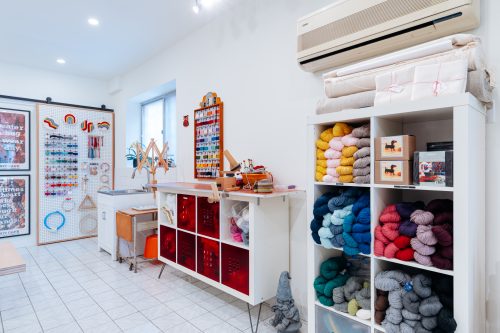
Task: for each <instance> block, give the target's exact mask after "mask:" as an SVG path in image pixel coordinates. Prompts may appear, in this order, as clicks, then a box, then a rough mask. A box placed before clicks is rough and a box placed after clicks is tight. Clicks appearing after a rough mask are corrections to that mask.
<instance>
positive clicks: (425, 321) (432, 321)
mask: <svg viewBox="0 0 500 333" xmlns="http://www.w3.org/2000/svg"><path fill="white" fill-rule="evenodd" d="M420 322H421V323H422V326H423V327H424V328H425V329H427V330H429V331H432V330H433V329H435V328H436V327H437V326H438V319H437V316H434V317H422V320H421V321H420Z"/></svg>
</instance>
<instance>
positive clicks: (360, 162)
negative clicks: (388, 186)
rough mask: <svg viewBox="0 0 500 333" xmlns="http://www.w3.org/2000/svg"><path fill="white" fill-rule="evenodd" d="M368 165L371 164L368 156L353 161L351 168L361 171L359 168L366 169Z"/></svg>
mask: <svg viewBox="0 0 500 333" xmlns="http://www.w3.org/2000/svg"><path fill="white" fill-rule="evenodd" d="M370 163H371V158H370V156H366V157H363V158H360V159H357V160H355V161H354V165H353V166H354V168H356V169H361V168H366V167H367V166H370Z"/></svg>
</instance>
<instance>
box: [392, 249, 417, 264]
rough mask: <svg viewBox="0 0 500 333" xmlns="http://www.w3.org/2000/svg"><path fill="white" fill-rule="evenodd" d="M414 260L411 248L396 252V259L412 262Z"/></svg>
mask: <svg viewBox="0 0 500 333" xmlns="http://www.w3.org/2000/svg"><path fill="white" fill-rule="evenodd" d="M414 258H415V250H414V249H412V248H411V247H408V248H406V249H402V250H399V251H398V252H396V259H399V260H402V261H412V260H413V259H414Z"/></svg>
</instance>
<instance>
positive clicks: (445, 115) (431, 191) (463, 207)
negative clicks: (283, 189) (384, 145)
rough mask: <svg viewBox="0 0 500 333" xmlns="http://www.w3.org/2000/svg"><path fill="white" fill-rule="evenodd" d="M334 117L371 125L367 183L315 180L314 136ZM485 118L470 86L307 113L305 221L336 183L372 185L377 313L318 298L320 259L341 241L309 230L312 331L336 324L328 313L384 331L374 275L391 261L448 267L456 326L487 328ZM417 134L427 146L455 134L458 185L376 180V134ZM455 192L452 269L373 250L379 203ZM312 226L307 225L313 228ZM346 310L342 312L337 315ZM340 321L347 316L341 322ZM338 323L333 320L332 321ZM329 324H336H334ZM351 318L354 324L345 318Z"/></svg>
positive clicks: (463, 332) (416, 267)
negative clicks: (330, 241)
mask: <svg viewBox="0 0 500 333" xmlns="http://www.w3.org/2000/svg"><path fill="white" fill-rule="evenodd" d="M337 122H345V123H348V124H352V125H361V124H364V123H370V125H371V165H372V173H371V182H370V184H365V185H356V184H327V183H322V182H316V181H314V175H315V168H316V146H315V142H316V140H317V139H318V137H319V134H320V133H321V132H322V131H323V130H325V129H327V128H328V127H331V126H333V124H335V123H337ZM485 125H486V109H485V107H484V106H483V105H482V104H481V103H480V102H479V101H478V100H477V99H476V98H475V97H474V96H472V95H471V94H469V93H465V94H460V95H454V96H441V97H435V98H430V99H426V100H421V101H414V102H407V103H394V104H390V105H384V106H378V107H377V106H376V107H370V108H364V109H357V110H344V111H341V112H337V113H331V114H324V115H315V116H310V117H309V118H308V145H309V149H308V161H309V168H308V170H309V172H308V178H309V179H310V181H309V182H308V191H307V201H308V202H307V205H308V221H307V223H308V226H309V223H310V221H311V220H312V219H313V209H312V207H313V205H314V202H315V201H316V199H317V198H318V197H319V196H320V195H322V194H323V193H326V192H328V191H330V190H333V188H334V187H336V186H359V187H361V188H368V189H369V191H370V199H371V201H370V209H371V230H372V242H371V253H372V254H371V255H369V256H367V257H369V258H370V261H371V289H372V316H371V317H372V319H371V320H370V321H363V320H360V319H359V318H353V317H351V316H349V315H348V314H341V315H340V314H338V313H337V311H335V310H334V309H332V308H329V307H325V306H323V305H321V304H320V303H319V302H318V301H317V298H316V294H315V291H314V288H313V282H314V279H315V278H316V277H317V276H318V275H319V266H320V265H321V263H322V262H323V261H324V260H326V259H328V258H330V257H334V256H339V255H342V250H341V249H331V250H327V249H325V248H323V247H322V246H319V245H317V244H316V243H315V242H314V241H313V239H312V237H311V236H310V232H309V233H308V267H307V269H308V286H307V288H308V327H309V332H310V333H314V332H318V333H323V332H326V331H327V330H328V331H332V329H331V328H332V327H326V326H325V325H326V324H325V322H326V321H325V320H324V319H325V318H326V317H329V318H328V320H330V321H331V322H332V323H334V322H336V321H339V322H338V324H339V325H341V326H342V325H344V327H345V320H344V319H345V318H346V317H348V318H349V319H348V320H350V321H351V323H352V329H350V330H349V332H367V333H368V332H372V333H374V332H383V331H384V329H383V328H382V326H381V325H377V324H376V323H375V319H374V301H375V295H376V290H375V287H374V279H375V275H376V274H377V273H379V272H380V271H383V270H387V269H400V270H408V271H409V272H410V273H415V272H417V271H422V272H428V273H429V274H431V275H432V274H440V275H445V276H448V277H450V278H452V279H453V297H454V299H453V303H454V317H455V320H456V321H457V324H458V327H457V332H459V333H467V332H484V331H485V307H486V304H485V303H486V301H485V246H484V242H485V163H486V162H485V158H486V154H485V141H486V138H485ZM401 134H412V135H415V136H416V140H417V147H416V148H417V150H418V151H425V150H426V142H437V141H453V144H454V152H453V155H454V156H453V162H454V164H453V169H454V170H453V178H454V184H453V185H454V186H453V187H432V186H413V185H412V186H394V185H382V184H375V177H374V168H373V166H374V162H375V151H374V140H375V138H376V137H382V136H392V135H401ZM437 198H440V199H452V200H453V207H454V208H453V215H454V221H453V244H454V245H453V251H454V252H453V254H454V267H453V270H442V269H439V268H436V267H427V266H423V265H421V264H419V263H417V262H404V261H400V260H397V259H388V258H380V257H377V256H375V255H373V244H374V241H373V240H374V236H373V235H374V232H373V231H374V229H375V227H376V226H377V225H378V217H379V216H380V213H381V211H382V210H383V209H384V208H385V207H386V206H387V205H389V204H393V203H397V202H401V201H416V200H422V201H424V202H425V203H426V204H427V203H428V202H429V201H431V200H433V199H437ZM308 230H309V229H308ZM325 316H326V317H325ZM339 318H342V319H339ZM342 321H343V322H342ZM334 324H336V323H334ZM334 324H332V325H334ZM348 325H350V324H348Z"/></svg>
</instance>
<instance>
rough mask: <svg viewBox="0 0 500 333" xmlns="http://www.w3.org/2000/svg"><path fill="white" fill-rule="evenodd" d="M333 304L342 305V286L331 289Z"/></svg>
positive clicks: (343, 300) (343, 299)
mask: <svg viewBox="0 0 500 333" xmlns="http://www.w3.org/2000/svg"><path fill="white" fill-rule="evenodd" d="M332 298H333V303H335V304H337V303H344V302H345V298H344V286H342V287H337V288H335V289H333V296H332Z"/></svg>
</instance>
